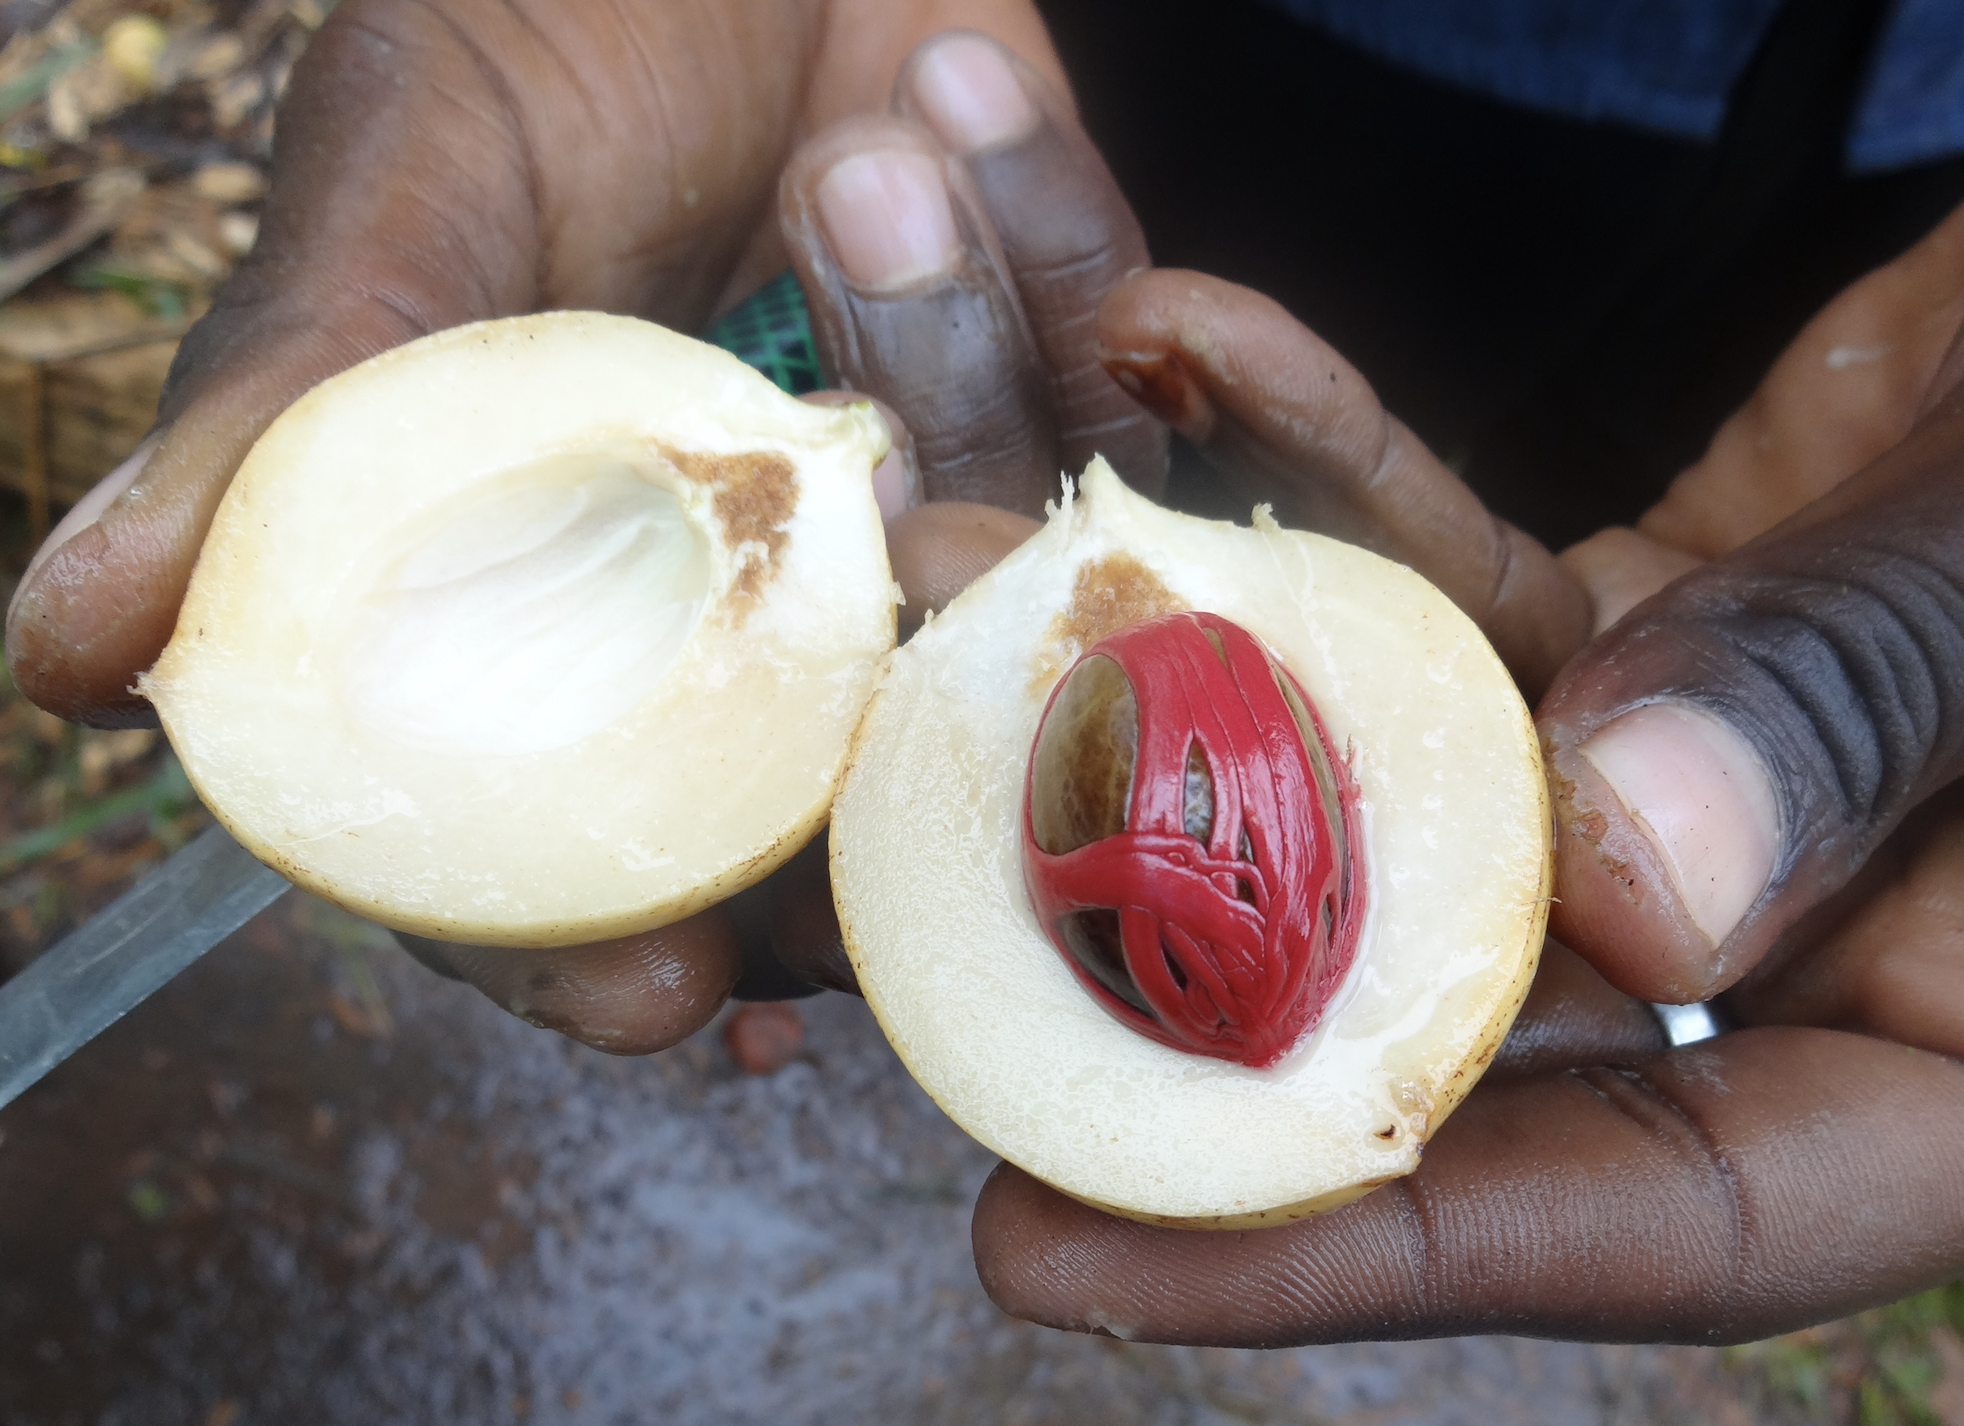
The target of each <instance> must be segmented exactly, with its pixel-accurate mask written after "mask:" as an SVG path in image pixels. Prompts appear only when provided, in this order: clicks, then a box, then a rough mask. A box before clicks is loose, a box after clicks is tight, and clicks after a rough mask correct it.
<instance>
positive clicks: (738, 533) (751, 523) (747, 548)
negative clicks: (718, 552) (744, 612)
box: [662, 447, 798, 601]
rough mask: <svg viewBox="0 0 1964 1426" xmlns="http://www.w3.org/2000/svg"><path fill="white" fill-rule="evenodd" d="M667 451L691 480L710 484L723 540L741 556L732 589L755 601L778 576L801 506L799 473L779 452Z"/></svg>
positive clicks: (675, 463)
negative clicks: (794, 517) (787, 528)
mask: <svg viewBox="0 0 1964 1426" xmlns="http://www.w3.org/2000/svg"><path fill="white" fill-rule="evenodd" d="M662 454H663V455H664V456H665V457H667V459H668V460H669V461H670V462H671V463H672V464H673V465H674V466H675V468H676V469H677V470H679V471H681V472H682V474H683V475H684V476H685V477H687V478H688V479H689V480H692V481H694V482H696V483H697V484H699V485H703V486H707V487H708V489H709V492H710V502H711V504H712V505H713V506H714V508H715V511H716V518H717V520H718V521H719V522H720V523H721V524H722V526H723V538H724V540H725V541H726V542H727V543H728V545H729V547H730V549H731V551H732V552H733V553H734V554H735V556H736V560H737V574H736V578H735V580H734V581H733V582H732V584H731V592H732V593H733V594H736V595H739V596H741V597H742V598H744V599H746V600H750V601H755V600H756V599H757V597H758V596H759V595H760V594H762V592H763V590H764V587H765V586H766V585H768V584H769V583H770V582H771V580H772V579H773V578H775V577H776V575H777V566H778V560H779V558H780V557H781V556H782V555H783V553H784V546H785V542H786V541H787V540H788V539H789V538H790V536H789V535H788V534H787V533H786V532H785V526H787V525H789V524H790V523H791V516H792V515H793V514H794V513H795V512H796V511H797V508H798V472H797V470H796V469H795V468H794V467H793V466H792V464H791V462H790V460H789V459H787V458H786V457H784V456H781V455H779V454H777V453H776V452H775V451H739V452H737V453H736V454H734V455H726V456H716V455H708V454H706V453H704V452H702V451H684V450H676V449H673V448H668V447H664V448H663V450H662Z"/></svg>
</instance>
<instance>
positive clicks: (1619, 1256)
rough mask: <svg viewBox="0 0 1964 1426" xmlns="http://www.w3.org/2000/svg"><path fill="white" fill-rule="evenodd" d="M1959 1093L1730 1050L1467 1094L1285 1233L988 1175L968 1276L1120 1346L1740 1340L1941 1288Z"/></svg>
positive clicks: (1804, 1042) (1864, 1058)
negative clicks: (1409, 1143) (1338, 1200)
mask: <svg viewBox="0 0 1964 1426" xmlns="http://www.w3.org/2000/svg"><path fill="white" fill-rule="evenodd" d="M1960 1093H1964V1068H1960V1066H1958V1065H1957V1064H1956V1063H1955V1062H1953V1061H1951V1060H1948V1059H1944V1058H1942V1057H1940V1056H1935V1055H1928V1054H1919V1053H1917V1052H1915V1051H1910V1050H1905V1049H1903V1048H1902V1047H1900V1046H1894V1045H1886V1044H1883V1043H1880V1042H1878V1041H1874V1040H1869V1039H1865V1038H1862V1037H1859V1036H1852V1035H1840V1034H1835V1033H1833V1032H1831V1031H1821V1030H1753V1031H1747V1032H1744V1033H1741V1034H1736V1035H1729V1036H1726V1037H1724V1038H1722V1039H1720V1040H1715V1041H1710V1042H1707V1043H1706V1044H1703V1045H1697V1046H1691V1047H1688V1048H1685V1049H1681V1050H1675V1051H1672V1052H1671V1053H1670V1054H1668V1055H1663V1056H1660V1057H1658V1058H1655V1059H1653V1060H1650V1061H1648V1062H1647V1063H1646V1064H1644V1065H1643V1066H1641V1067H1640V1068H1638V1069H1635V1070H1610V1069H1600V1070H1589V1071H1583V1072H1579V1073H1573V1074H1564V1075H1558V1076H1555V1077H1552V1078H1546V1079H1536V1080H1528V1081H1521V1082H1517V1083H1511V1084H1500V1085H1495V1086H1491V1087H1489V1086H1482V1087H1481V1089H1480V1090H1479V1091H1478V1092H1477V1093H1475V1094H1474V1095H1473V1096H1472V1097H1471V1098H1470V1099H1468V1101H1467V1102H1466V1104H1465V1106H1464V1107H1463V1108H1461V1109H1460V1111H1459V1112H1458V1114H1456V1115H1455V1116H1454V1117H1453V1119H1452V1121H1451V1122H1450V1123H1449V1124H1447V1125H1446V1126H1445V1127H1444V1128H1443V1129H1441V1130H1440V1132H1439V1134H1438V1136H1437V1137H1436V1138H1435V1139H1434V1140H1433V1141H1432V1143H1431V1145H1430V1146H1429V1147H1428V1148H1427V1151H1426V1156H1425V1162H1424V1164H1423V1165H1422V1166H1421V1167H1420V1168H1419V1170H1418V1172H1417V1173H1415V1174H1414V1175H1412V1176H1411V1177H1410V1178H1408V1179H1402V1180H1399V1181H1397V1182H1396V1183H1393V1184H1390V1185H1387V1186H1386V1187H1385V1188H1383V1189H1380V1190H1379V1191H1377V1192H1376V1193H1373V1194H1370V1195H1369V1196H1367V1197H1366V1198H1364V1199H1362V1200H1360V1201H1358V1202H1357V1203H1354V1204H1352V1205H1350V1206H1348V1207H1346V1208H1343V1209H1340V1210H1338V1211H1337V1212H1335V1213H1332V1214H1329V1215H1327V1216H1325V1217H1322V1218H1314V1219H1309V1220H1306V1221H1304V1222H1301V1223H1296V1224H1291V1225H1289V1226H1287V1227H1282V1228H1274V1229H1268V1230H1265V1231H1259V1232H1249V1233H1191V1232H1180V1231H1176V1230H1169V1229H1163V1228H1152V1227H1147V1226H1145V1225H1143V1224H1139V1223H1133V1222H1129V1221H1126V1220H1122V1219H1117V1218H1109V1217H1106V1216H1104V1215H1102V1214H1099V1213H1097V1212H1096V1211H1094V1210H1092V1209H1090V1208H1087V1207H1085V1206H1084V1205H1082V1204H1079V1203H1075V1202H1073V1201H1071V1200H1069V1199H1066V1198H1064V1197H1063V1196H1061V1195H1059V1194H1057V1193H1055V1192H1053V1191H1051V1190H1050V1189H1047V1188H1045V1187H1043V1186H1042V1185H1040V1184H1038V1183H1036V1182H1035V1181H1034V1180H1032V1179H1030V1178H1028V1177H1026V1176H1024V1175H1022V1174H1020V1173H1018V1172H1017V1171H1015V1170H1013V1169H1009V1168H1004V1169H1001V1170H998V1172H997V1174H996V1176H995V1177H994V1178H993V1179H991V1180H990V1182H989V1183H988V1185H987V1186H986V1187H985V1188H984V1190H983V1193H982V1199H981V1201H980V1203H978V1205H977V1207H976V1214H975V1228H974V1235H975V1250H976V1262H977V1266H978V1268H979V1269H980V1272H981V1276H982V1283H983V1286H984V1287H985V1288H987V1289H988V1291H989V1294H990V1296H991V1297H993V1298H994V1299H995V1300H996V1302H997V1303H998V1305H1000V1306H1001V1307H1002V1308H1003V1309H1004V1310H1005V1311H1008V1312H1010V1313H1012V1314H1014V1315H1016V1316H1019V1317H1024V1318H1027V1319H1029V1320H1031V1321H1036V1322H1041V1323H1045V1324H1048V1325H1051V1326H1057V1327H1065V1328H1071V1329H1075V1330H1078V1331H1085V1330H1094V1329H1098V1328H1103V1329H1105V1330H1107V1331H1111V1332H1113V1333H1115V1334H1118V1335H1121V1336H1125V1337H1129V1338H1133V1339H1135V1340H1149V1341H1157V1342H1193V1343H1206V1344H1211V1345H1219V1346H1242V1347H1257V1346H1259V1347H1275V1346H1285V1345H1291V1344H1297V1343H1305V1342H1335V1341H1352V1340H1359V1339H1385V1338H1409V1337H1429V1336H1447V1335H1456V1334H1459V1333H1469V1332H1481V1333H1485V1332H1505V1333H1510V1334H1522V1335H1529V1336H1548V1337H1580V1338H1585V1339H1595V1340H1603V1341H1632V1342H1655V1341H1675V1342H1703V1343H1713V1342H1726V1341H1747V1340H1751V1339H1753V1338H1757V1337H1764V1336H1769V1335H1771V1334H1773V1333H1776V1332H1783V1331H1788V1330H1791V1329H1793V1328H1796V1327H1800V1326H1802V1325H1805V1324H1809V1323H1813V1322H1818V1321H1822V1320H1825V1319H1826V1318H1829V1317H1834V1316H1840V1315H1842V1314H1844V1313H1848V1312H1851V1311H1854V1310H1857V1309H1859V1308H1863V1307H1867V1306H1870V1305H1872V1304H1875V1303H1880V1302H1886V1301H1890V1300H1893V1299H1895V1298H1897V1297H1900V1296H1903V1295H1904V1294H1906V1293H1910V1292H1914V1291H1917V1290H1918V1289H1921V1288H1925V1287H1929V1286H1932V1285H1934V1284H1938V1283H1942V1282H1945V1281H1947V1280H1949V1279H1950V1278H1951V1277H1954V1276H1955V1275H1956V1273H1957V1272H1958V1270H1959V1269H1960V1268H1961V1267H1964V1195H1960V1194H1959V1193H1958V1192H1957V1191H1956V1184H1957V1175H1958V1174H1959V1173H1960V1172H1964V1134H1960V1133H1959V1132H1958V1130H1957V1128H1956V1125H1957V1119H1956V1114H1955V1106H1956V1103H1957V1099H1958V1096H1959V1094H1960Z"/></svg>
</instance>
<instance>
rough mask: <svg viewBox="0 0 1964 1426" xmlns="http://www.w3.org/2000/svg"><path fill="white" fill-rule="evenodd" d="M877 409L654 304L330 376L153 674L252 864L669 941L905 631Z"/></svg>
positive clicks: (544, 321)
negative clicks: (817, 392)
mask: <svg viewBox="0 0 1964 1426" xmlns="http://www.w3.org/2000/svg"><path fill="white" fill-rule="evenodd" d="M887 444H888V437H887V431H886V427H885V425H884V423H883V422H882V421H881V420H880V418H879V417H878V415H877V414H875V413H874V411H873V410H872V408H871V407H870V406H866V405H860V406H848V407H817V406H812V405H807V404H805V403H802V402H799V401H796V400H793V399H792V398H791V397H789V396H786V395H784V394H783V393H782V392H780V391H778V390H777V388H776V387H774V386H773V385H771V383H770V382H769V381H767V380H765V379H764V378H763V377H762V376H760V375H758V374H757V373H756V372H754V371H752V370H751V369H750V368H749V367H747V366H745V365H744V364H743V363H741V362H740V361H738V360H737V359H736V358H734V357H732V356H729V355H728V354H726V353H723V352H721V351H718V350H716V349H715V348H713V347H709V346H706V345H704V344H703V343H700V342H696V341H692V340H690V339H689V338H686V337H682V336H678V335H676V334H675V333H673V332H669V331H665V330H663V329H662V328H659V327H656V326H653V325H651V324H649V323H646V322H638V321H633V320H630V319H627V318H623V317H612V316H605V315H600V314H596V313H578V312H555V313H547V314H542V315H538V316H530V317H519V318H512V319H508V320H504V321H496V322H486V323H480V324H477V325H474V326H467V327H459V328H456V329H453V330H450V331H445V332H440V333H437V334H436V335H434V336H430V337H427V338H424V339H422V340H420V341H416V342H412V343H410V344H408V345H407V346H404V347H401V348H398V349H396V350H394V351H390V352H387V353H385V354H383V355H381V356H378V357H376V358H374V359H373V360H371V361H368V362H365V363H363V364H362V365H360V366H357V367H355V368H353V369H351V370H349V371H346V372H343V373H341V374H340V375H338V376H336V377H333V378H331V379H330V380H328V381H326V382H324V383H322V384H321V385H320V386H318V387H316V388H315V389H314V390H313V391H311V392H310V393H308V394H307V395H306V396H304V397H302V398H301V399H300V400H299V401H298V402H296V403H295V404H294V405H293V406H292V407H291V408H290V409H289V410H287V411H286V412H285V413H284V414H283V415H281V416H280V418H279V419H278V420H277V421H275V422H274V423H273V425H272V426H271V427H270V428H269V429H268V430H267V431H266V433H265V434H264V435H263V436H262V437H261V438H260V440H259V441H258V443H257V444H256V445H255V446H254V447H253V449H252V452H251V453H250V455H249V456H248V457H247V458H246V461H245V463H244V464H243V466H242V467H241V468H240V470H239V473H238V475H237V477H236V478H235V479H234V481H233V483H232V486H231V488H230V490H229V491H228V492H227V494H226V496H225V499H224V501H223V503H222V504H221V505H220V507H219V510H218V513H217V516H216V518H215V520H214V521H213V524H212V529H211V533H210V535H209V537H208V538H207V539H206V541H205V544H204V546H203V549H202V551H201V553H200V555H199V559H198V565H197V568H196V571H195V573H194V574H193V576H192V580H191V585H190V590H189V592H188V594H187V595H186V598H185V601H184V605H183V609H182V613H181V614H180V616H179V619H178V624H177V629H176V633H175V635H174V637H173V638H172V640H171V642H170V644H169V646H168V647H167V648H166V649H165V650H164V653H163V656H162V658H161V659H160V660H159V661H158V663H157V665H156V666H155V667H154V668H153V669H151V670H150V672H149V673H148V674H147V675H146V676H145V677H144V678H143V680H142V681H141V683H140V685H139V687H140V690H141V692H142V693H143V694H144V695H145V696H146V697H148V698H149V699H150V700H151V701H152V702H153V703H154V704H155V705H156V707H157V711H158V713H159V714H160V715H161V717H162V719H163V723H164V727H165V729H166V731H167V732H168V733H169V734H170V738H171V742H172V743H173V745H174V746H175V747H176V749H177V751H178V753H179V756H180V757H181V758H182V760H183V763H184V767H185V770H186V772H187V773H188V774H189V775H190V778H191V781H192V783H193V784H194V785H195V786H196V788H197V789H198V792H199V794H200V796H202V797H203V798H204V800H205V802H206V804H207V805H208V806H210V808H211V809H212V811H213V812H214V813H215V814H216V815H217V816H218V818H219V819H220V820H221V821H222V822H224V823H225V825H226V826H227V827H228V828H229V829H230V830H231V832H232V833H233V835H235V836H236V837H238V839H239V840H240V841H241V842H242V843H243V844H244V845H245V846H246V847H247V848H248V849H250V850H251V851H252V852H253V853H254V854H255V855H257V856H259V857H260V858H261V859H262V860H264V861H265V862H267V863H268V864H269V865H271V866H273V867H275V868H276V869H277V870H279V871H280V872H282V873H284V874H285V875H286V876H288V877H290V878H291V879H292V880H294V881H295V882H298V883H299V884H300V885H302V886H304V887H306V888H308V889H309V890H311V891H314V892H317V893H319V894H320V895H322V896H325V897H327V898H328V899H330V900H333V901H335V902H338V903H339V904H341V905H342V906H344V907H347V908H348V909H350V910H352V911H354V912H356V913H358V914H360V915H363V916H366V917H369V918H371V919H373V920H376V921H379V922H381V923H382V924H384V925H387V926H391V927H394V928H396V929H398V930H403V931H409V932H413V933H415V934H418V935H423V936H432V937H438V938H442V939H447V940H453V941H467V942H472V943H476V944H481V945H499V946H549V945H567V944H577V943H580V942H585V941H592V940H599V939H603V938H606V937H612V936H620V935H627V934H630V933H633V932H636V931H642V930H647V929H650V928H652V927H655V926H660V925H663V924H665V923H667V922H669V921H673V920H676V919H679V918H680V917H683V916H686V915H689V914H691V913H692V912H695V911H698V910H701V909H703V908H704V907H707V906H709V905H711V904H713V903H714V902H716V901H719V900H721V899H723V898H724V897H726V896H729V895H730V894H731V893H733V892H736V891H738V890H741V889H742V888H743V887H745V886H747V885H749V884H750V883H752V882H754V881H757V880H758V879H760V878H762V877H763V876H764V875H765V874H767V873H768V872H770V871H771V870H772V869H774V868H775V867H776V866H777V865H778V864H780V863H781V862H783V861H784V860H785V859H786V858H787V857H789V856H790V855H791V854H792V853H793V852H795V851H796V850H797V849H798V848H799V847H800V846H802V845H803V844H804V843H805V842H806V841H808V840H809V839H810V838H811V836H812V835H813V834H814V833H815V832H816V831H817V830H818V828H819V827H820V826H822V825H823V823H824V819H825V815H826V811H827V809H828V807H829V806H830V804H831V801H832V796H833V792H834V789H835V786H836V784H837V781H838V778H839V775H840V772H841V769H842V768H843V766H844V760H845V755H846V751H847V747H848V744H849V740H850V737H851V734H852V731H853V729H854V727H855V725H856V724H857V723H858V720H859V716H860V713H861V711H862V709H863V708H864V706H865V703H866V700H867V699H868V697H869V696H870V695H871V693H872V690H873V687H874V685H875V683H876V682H877V680H878V678H879V675H880V673H881V670H882V669H883V667H884V663H885V658H886V655H887V653H888V651H889V650H890V649H891V648H892V647H893V641H894V636H895V621H894V598H895V596H894V590H893V582H892V576H891V574H890V572H889V570H888V566H887V559H886V546H885V542H884V537H883V532H882V527H881V521H880V515H879V510H878V507H877V505H876V503H875V500H874V496H873V491H872V485H871V472H872V470H873V468H874V466H875V465H876V464H877V463H878V462H879V460H880V458H881V457H882V456H883V455H884V454H885V453H886V450H887Z"/></svg>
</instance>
